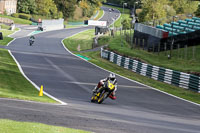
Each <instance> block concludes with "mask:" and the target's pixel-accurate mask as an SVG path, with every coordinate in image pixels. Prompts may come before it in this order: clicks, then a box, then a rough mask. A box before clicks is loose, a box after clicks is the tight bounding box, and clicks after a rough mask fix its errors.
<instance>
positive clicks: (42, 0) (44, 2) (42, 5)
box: [36, 0, 62, 18]
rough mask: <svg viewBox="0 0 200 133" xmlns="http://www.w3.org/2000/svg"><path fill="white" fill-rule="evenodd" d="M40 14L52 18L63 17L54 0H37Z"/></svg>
mask: <svg viewBox="0 0 200 133" xmlns="http://www.w3.org/2000/svg"><path fill="white" fill-rule="evenodd" d="M36 3H37V10H38V15H42V16H47V17H51V18H57V17H58V16H59V17H61V16H62V15H61V13H59V12H58V10H57V7H56V5H55V3H54V1H52V0H36Z"/></svg>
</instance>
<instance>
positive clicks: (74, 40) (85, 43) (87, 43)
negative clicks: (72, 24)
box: [64, 29, 95, 51]
mask: <svg viewBox="0 0 200 133" xmlns="http://www.w3.org/2000/svg"><path fill="white" fill-rule="evenodd" d="M94 32H95V31H94V29H92V30H87V31H84V32H81V33H79V34H77V35H75V36H72V37H70V38H68V39H65V40H64V43H65V44H69V45H68V47H69V49H70V50H71V51H82V50H87V49H91V48H92V41H93V40H92V38H93V37H95V35H94Z"/></svg>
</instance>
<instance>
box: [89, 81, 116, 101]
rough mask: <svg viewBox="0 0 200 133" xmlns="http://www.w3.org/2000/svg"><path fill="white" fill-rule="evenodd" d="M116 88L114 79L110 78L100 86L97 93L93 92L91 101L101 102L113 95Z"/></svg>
mask: <svg viewBox="0 0 200 133" xmlns="http://www.w3.org/2000/svg"><path fill="white" fill-rule="evenodd" d="M114 90H115V85H114V84H113V83H112V81H110V80H108V81H107V82H105V83H104V85H103V86H102V87H101V88H99V90H98V92H97V93H93V95H92V98H91V102H97V103H99V104H101V103H102V102H103V101H104V100H105V99H106V98H108V97H109V96H110V95H111V93H112V92H113V91H114Z"/></svg>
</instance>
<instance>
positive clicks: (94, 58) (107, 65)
mask: <svg viewBox="0 0 200 133" xmlns="http://www.w3.org/2000/svg"><path fill="white" fill-rule="evenodd" d="M84 35H86V33H85V32H82V33H79V34H78V35H76V36H81V37H82V38H84ZM86 36H88V34H87V35H86ZM67 40H68V39H65V41H64V43H65V46H66V47H67V48H68V49H69V50H70V51H75V52H76V53H78V52H77V50H76V49H74V48H73V45H75V44H73V43H71V42H73V40H74V41H76V38H70V40H71V41H67ZM114 40H115V39H114ZM114 40H110V42H112V43H110V45H111V46H112V45H119V46H120V47H118V49H120V50H121V51H124V52H126V50H127V49H126V47H128V44H126V43H125V42H124V43H125V45H126V46H124V47H121V43H119V42H118V41H117V42H115V41H114ZM66 42H67V43H66ZM120 42H121V40H120ZM116 43H119V44H116ZM121 51H120V52H121ZM79 54H81V55H83V56H86V57H88V58H90V59H91V60H90V62H92V63H94V64H96V65H98V66H100V67H102V68H104V69H107V70H109V71H112V72H114V73H117V74H119V75H122V76H124V77H127V78H129V79H132V80H135V81H138V82H140V83H143V84H146V85H148V86H151V87H154V88H156V89H158V90H161V91H164V92H167V93H169V94H172V95H175V96H178V97H181V98H183V99H186V100H189V101H192V102H195V103H198V104H200V94H199V93H196V92H193V91H190V90H185V89H183V88H179V87H176V86H173V85H169V84H166V83H163V82H160V81H156V80H153V79H151V78H148V77H144V76H141V75H139V74H137V73H134V72H131V71H130V70H127V69H124V68H122V67H119V66H117V65H115V64H113V63H111V62H109V61H107V60H105V59H102V58H101V57H100V52H87V53H79Z"/></svg>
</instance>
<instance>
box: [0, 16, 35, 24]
mask: <svg viewBox="0 0 200 133" xmlns="http://www.w3.org/2000/svg"><path fill="white" fill-rule="evenodd" d="M0 17H2V18H9V19H12V20H13V21H14V22H15V23H16V24H31V23H32V22H31V21H30V20H26V19H21V18H15V17H12V16H7V15H2V14H0Z"/></svg>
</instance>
